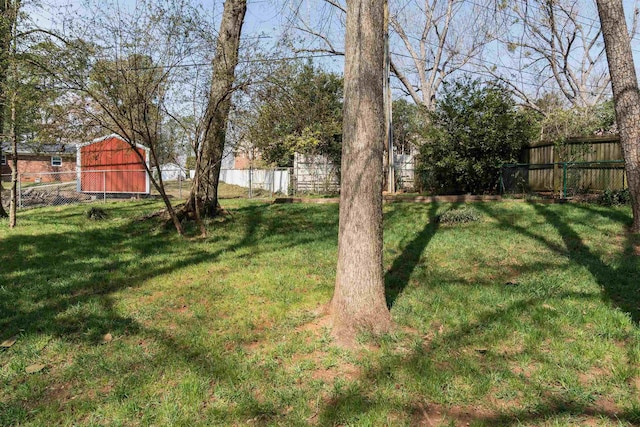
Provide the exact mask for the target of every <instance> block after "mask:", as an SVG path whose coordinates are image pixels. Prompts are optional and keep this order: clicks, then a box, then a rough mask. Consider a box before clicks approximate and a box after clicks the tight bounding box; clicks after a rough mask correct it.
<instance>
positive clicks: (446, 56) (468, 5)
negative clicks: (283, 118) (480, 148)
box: [292, 0, 498, 109]
mask: <svg viewBox="0 0 640 427" xmlns="http://www.w3.org/2000/svg"><path fill="white" fill-rule="evenodd" d="M320 3H321V5H322V6H324V8H323V9H322V12H316V15H315V16H316V20H315V21H311V19H310V17H307V16H306V15H305V13H304V11H303V8H302V7H301V6H300V4H297V5H296V7H294V8H293V15H294V17H293V18H292V21H293V22H292V27H293V28H294V29H295V30H297V31H298V32H300V33H302V34H304V35H306V36H307V37H306V39H305V41H306V42H307V43H302V46H299V45H300V43H294V49H296V50H300V51H307V52H309V51H311V52H327V53H330V54H335V55H342V54H343V53H344V50H343V46H342V44H343V42H342V39H341V34H342V33H343V32H344V30H342V28H340V30H342V31H338V28H339V27H340V25H341V24H343V21H344V15H345V14H346V10H347V7H346V6H345V4H344V1H343V0H321V2H320ZM492 4H493V2H492V1H487V0H479V1H478V2H467V1H464V0H423V1H417V2H413V1H411V2H389V7H390V14H389V24H390V30H391V31H390V45H391V46H390V51H391V71H392V73H393V75H395V77H396V78H397V79H398V81H399V82H400V85H399V89H400V90H401V91H402V92H404V94H405V95H408V96H410V97H411V98H412V99H413V101H414V102H415V103H416V105H422V106H424V107H426V108H427V109H432V108H433V105H434V101H435V97H436V94H437V92H438V90H439V88H440V86H441V84H442V83H443V82H444V81H445V80H446V79H447V77H449V76H450V75H451V74H453V73H455V72H457V71H459V70H462V69H464V68H465V67H466V66H468V65H470V64H472V63H473V62H474V60H475V59H478V58H479V57H480V56H481V54H482V52H483V50H484V48H485V46H486V45H487V44H488V43H490V42H491V41H493V40H494V39H495V37H496V28H497V27H498V25H497V21H496V19H495V16H496V14H495V13H493V12H494V11H495V9H494V8H493V6H491V5H492ZM318 16H320V17H319V18H318Z"/></svg>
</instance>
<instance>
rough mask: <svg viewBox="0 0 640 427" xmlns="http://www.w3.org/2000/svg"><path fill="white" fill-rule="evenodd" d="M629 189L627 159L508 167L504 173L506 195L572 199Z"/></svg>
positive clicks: (509, 165) (504, 168) (505, 167)
mask: <svg viewBox="0 0 640 427" xmlns="http://www.w3.org/2000/svg"><path fill="white" fill-rule="evenodd" d="M627 187H628V183H627V182H626V175H625V169H624V161H623V160H607V161H592V162H558V163H543V164H532V163H516V164H504V165H502V167H501V172H500V192H501V193H502V194H519V195H526V194H532V193H533V194H551V195H554V196H558V197H561V198H571V197H575V196H578V195H586V194H597V193H600V192H603V191H607V190H610V191H616V190H624V189H625V188H627Z"/></svg>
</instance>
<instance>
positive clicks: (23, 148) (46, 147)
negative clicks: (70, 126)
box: [2, 142, 76, 155]
mask: <svg viewBox="0 0 640 427" xmlns="http://www.w3.org/2000/svg"><path fill="white" fill-rule="evenodd" d="M11 151H12V148H11V145H10V144H8V143H6V142H3V143H2V152H3V153H9V152H11ZM75 152H76V146H75V144H36V143H31V144H30V143H19V144H18V154H45V155H50V154H75Z"/></svg>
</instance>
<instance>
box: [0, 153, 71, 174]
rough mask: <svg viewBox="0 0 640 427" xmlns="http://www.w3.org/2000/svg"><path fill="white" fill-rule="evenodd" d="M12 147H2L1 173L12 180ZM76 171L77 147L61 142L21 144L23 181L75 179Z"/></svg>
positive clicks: (20, 155)
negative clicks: (10, 164)
mask: <svg viewBox="0 0 640 427" xmlns="http://www.w3.org/2000/svg"><path fill="white" fill-rule="evenodd" d="M10 162H11V149H10V147H9V146H8V145H3V147H2V157H1V158H0V175H2V180H3V181H10V180H11V177H10V175H11V168H10V166H9V163H10ZM75 171H76V147H75V146H70V145H61V144H39V145H35V144H34V145H31V144H19V145H18V173H19V174H20V181H21V182H64V181H73V180H74V179H75Z"/></svg>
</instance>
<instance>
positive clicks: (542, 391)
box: [318, 204, 640, 426]
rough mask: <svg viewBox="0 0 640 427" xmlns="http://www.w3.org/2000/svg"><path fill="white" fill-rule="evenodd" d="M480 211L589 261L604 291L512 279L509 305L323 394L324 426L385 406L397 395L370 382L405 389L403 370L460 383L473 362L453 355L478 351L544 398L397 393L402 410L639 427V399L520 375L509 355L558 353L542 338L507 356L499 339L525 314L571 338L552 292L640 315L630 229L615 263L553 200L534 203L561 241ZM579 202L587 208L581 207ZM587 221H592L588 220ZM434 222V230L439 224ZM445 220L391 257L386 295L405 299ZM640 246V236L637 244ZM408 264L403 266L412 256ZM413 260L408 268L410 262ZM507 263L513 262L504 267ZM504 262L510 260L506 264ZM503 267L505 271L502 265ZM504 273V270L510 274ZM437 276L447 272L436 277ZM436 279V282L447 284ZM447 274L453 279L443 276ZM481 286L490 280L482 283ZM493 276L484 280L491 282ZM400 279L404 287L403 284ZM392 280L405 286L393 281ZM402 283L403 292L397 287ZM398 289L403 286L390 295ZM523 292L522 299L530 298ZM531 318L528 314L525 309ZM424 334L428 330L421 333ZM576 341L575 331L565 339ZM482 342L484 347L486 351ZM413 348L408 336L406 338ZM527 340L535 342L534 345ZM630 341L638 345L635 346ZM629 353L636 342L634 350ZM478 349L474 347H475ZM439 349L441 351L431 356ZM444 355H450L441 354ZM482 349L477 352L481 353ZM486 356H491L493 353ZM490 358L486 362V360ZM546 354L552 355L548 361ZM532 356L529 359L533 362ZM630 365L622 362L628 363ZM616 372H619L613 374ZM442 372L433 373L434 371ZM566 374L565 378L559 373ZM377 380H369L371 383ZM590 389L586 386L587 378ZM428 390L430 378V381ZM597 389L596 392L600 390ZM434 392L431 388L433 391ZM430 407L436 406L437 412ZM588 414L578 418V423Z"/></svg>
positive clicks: (442, 418) (426, 420)
mask: <svg viewBox="0 0 640 427" xmlns="http://www.w3.org/2000/svg"><path fill="white" fill-rule="evenodd" d="M478 207H479V209H480V210H482V211H483V212H485V213H487V214H488V215H490V216H492V217H493V219H495V220H497V221H498V223H499V224H498V227H499V228H502V229H504V230H505V231H506V230H511V231H515V232H516V233H519V234H521V235H523V236H525V237H526V238H527V239H530V240H531V241H533V242H539V243H542V244H543V245H545V246H546V247H547V248H549V249H550V250H551V251H552V252H553V253H555V254H558V255H560V256H562V257H563V258H567V259H568V260H569V261H570V262H571V263H572V264H576V265H579V266H582V267H585V268H586V269H587V270H588V271H589V272H590V273H591V274H592V275H593V277H594V278H595V280H596V282H597V283H598V284H599V285H600V286H601V288H602V290H603V291H602V293H601V292H598V291H597V290H594V291H593V292H590V291H565V292H562V291H560V292H558V291H557V290H556V289H553V291H552V292H550V293H544V292H542V293H540V294H538V293H537V292H532V293H530V294H528V293H527V292H525V293H523V289H521V288H517V287H515V286H514V287H505V288H504V291H503V292H504V294H505V299H504V302H503V303H500V304H497V305H495V306H487V307H483V308H482V309H481V310H479V312H478V313H477V314H474V315H473V317H472V318H471V319H472V320H470V321H466V322H462V323H460V324H459V325H457V326H455V328H454V329H453V330H451V331H448V332H445V333H443V334H440V335H438V333H437V332H435V333H434V334H430V333H428V338H426V339H425V338H423V337H422V339H424V340H425V341H424V343H420V344H419V345H415V346H414V347H413V348H411V349H410V350H409V351H406V348H405V351H404V352H397V353H394V352H391V353H389V354H384V355H383V357H381V358H380V360H379V361H377V363H371V364H369V365H367V369H366V371H365V372H363V373H362V375H361V377H362V380H361V382H360V383H359V384H358V385H355V386H349V387H345V388H342V389H341V390H337V391H334V394H333V395H332V396H330V398H327V399H326V400H325V404H324V406H323V408H322V410H321V411H320V415H319V418H318V419H319V420H321V424H336V423H344V424H350V423H353V422H354V421H355V420H361V419H365V420H366V419H367V416H369V415H370V414H378V413H380V412H383V411H388V408H389V402H388V401H385V400H384V398H381V397H380V395H379V394H378V393H376V392H373V391H372V390H386V389H388V388H389V389H390V388H393V387H395V388H398V387H400V388H402V387H403V385H402V379H405V378H424V382H425V383H429V382H433V383H435V384H436V385H437V386H440V387H442V388H445V387H448V385H449V383H451V382H455V379H456V376H458V375H460V376H464V375H468V372H466V371H465V369H468V368H467V366H466V365H461V366H462V368H452V366H451V365H452V364H454V363H455V362H451V361H450V360H448V359H447V358H449V359H452V360H454V359H456V358H465V359H470V360H476V359H480V362H479V363H478V369H480V370H488V371H491V370H492V369H496V368H492V363H496V366H497V369H496V372H495V375H496V376H498V377H499V378H500V380H501V381H502V382H504V383H507V384H508V383H509V382H510V381H519V382H524V383H525V384H526V387H527V389H528V390H530V391H531V393H533V394H534V395H539V396H540V398H539V399H538V400H537V402H535V403H534V404H533V406H526V405H520V404H518V402H517V401H516V403H515V404H514V406H513V407H511V408H505V407H502V408H496V409H486V410H485V409H483V408H482V406H483V405H480V407H477V406H474V405H468V406H465V405H464V404H462V405H458V406H456V405H451V406H447V405H446V404H433V405H432V404H426V403H425V404H421V403H416V402H415V401H414V402H411V403H406V400H404V399H398V401H399V402H400V403H402V402H404V403H405V404H406V406H404V407H402V408H395V410H396V411H397V412H402V413H404V414H412V418H411V421H410V424H411V425H487V426H494V425H501V426H516V425H521V424H523V423H524V424H531V425H539V424H546V423H548V422H557V420H558V419H562V418H563V417H565V416H571V417H576V419H578V420H584V421H585V422H589V423H591V422H595V421H596V420H599V421H601V422H602V421H603V420H604V422H607V421H609V422H614V423H619V422H622V423H629V424H632V425H639V423H640V410H639V409H638V408H637V406H636V405H628V406H627V405H625V407H626V408H625V409H621V408H619V407H616V406H615V405H613V404H612V405H610V406H609V405H608V404H607V403H606V402H605V403H601V402H597V401H593V400H590V399H591V396H589V397H586V398H585V397H583V396H582V395H580V396H574V395H573V394H572V392H571V391H569V390H566V389H563V388H562V387H556V385H555V384H553V383H552V384H548V383H547V382H545V381H542V382H539V381H537V380H535V379H532V378H530V377H529V376H528V375H529V373H522V372H519V371H517V370H512V368H511V367H510V366H509V365H508V362H510V361H520V360H525V361H528V360H533V361H534V362H535V361H536V360H538V361H543V363H546V362H550V361H551V362H552V361H554V360H555V358H554V357H553V356H552V355H550V354H549V353H548V352H549V349H548V348H539V345H532V346H530V347H528V346H525V347H523V348H508V349H506V350H503V349H500V351H505V352H506V354H508V356H505V354H503V353H498V352H497V351H496V353H495V354H493V353H492V352H493V351H494V346H496V347H498V348H500V347H499V346H498V344H499V343H500V342H501V341H500V340H501V339H502V337H504V335H505V326H506V327H508V326H509V325H510V324H512V323H514V322H522V321H523V318H526V319H531V320H533V321H535V322H540V323H539V324H538V325H537V328H540V331H541V332H540V334H541V336H542V338H539V340H540V341H539V343H540V344H543V343H544V341H545V340H546V339H547V337H557V338H562V337H565V336H566V334H567V331H566V330H565V326H564V325H563V324H562V323H555V322H553V321H551V322H549V321H548V317H553V316H555V315H557V314H555V312H554V310H555V309H554V308H553V307H551V306H550V304H553V303H551V302H550V299H553V300H570V301H577V302H578V304H580V303H579V301H584V302H585V303H588V302H589V301H594V302H599V301H600V300H602V299H604V300H605V301H609V302H611V303H612V304H613V305H614V306H616V307H619V308H620V309H622V310H624V311H625V312H626V313H629V315H630V316H631V318H632V319H633V321H634V322H635V323H636V324H637V323H638V310H640V292H639V291H638V285H637V284H638V283H640V276H639V272H640V265H638V257H637V255H636V256H635V257H633V256H632V254H630V253H629V245H630V244H633V243H634V242H636V240H634V239H635V237H633V236H630V237H629V242H631V243H629V242H627V244H626V249H625V253H624V255H623V256H622V257H621V258H620V259H617V260H616V261H615V263H613V264H607V263H606V262H605V261H603V260H602V259H601V258H600V256H599V255H598V254H597V253H596V252H595V251H594V250H593V249H592V248H590V247H589V246H588V245H587V244H586V243H585V241H584V240H583V239H582V238H581V237H580V235H579V234H578V233H577V232H576V231H575V230H574V228H573V227H571V226H570V225H569V224H568V223H567V221H566V220H564V219H563V218H562V217H561V216H560V215H559V214H558V213H557V212H555V211H554V209H553V206H551V207H549V206H547V205H533V207H534V209H535V211H536V212H537V213H538V214H539V215H540V216H541V217H542V218H543V219H544V220H545V221H546V222H547V223H549V224H551V225H552V226H553V227H554V228H555V230H556V231H557V233H558V236H560V238H561V241H554V240H553V238H551V237H549V236H545V235H543V234H537V233H536V232H535V230H531V229H528V228H526V227H523V226H520V225H518V224H517V222H518V221H514V220H513V218H511V221H509V219H508V218H506V219H505V218H503V217H501V216H500V215H496V214H495V213H494V212H493V211H492V209H490V208H489V207H488V206H485V205H484V204H479V205H478ZM581 209H585V208H583V207H581ZM596 213H597V214H598V215H603V216H607V217H608V218H609V219H611V220H612V221H615V222H621V223H624V224H626V223H627V222H628V219H629V218H628V216H626V215H624V214H623V213H619V212H614V213H611V214H608V213H607V211H606V210H604V211H602V212H600V211H599V210H597V212H596ZM586 224H587V223H586ZM431 227H434V228H431ZM435 227H437V225H435V224H433V225H432V224H428V225H427V226H426V227H425V228H424V229H423V230H422V231H421V232H420V233H419V234H418V235H417V236H416V237H415V238H414V239H413V240H412V241H411V242H410V243H409V244H407V245H406V246H405V248H404V250H403V252H402V254H401V255H400V256H398V257H397V258H396V259H395V260H394V263H393V267H392V268H391V269H390V272H389V273H388V277H387V292H388V294H387V295H388V298H389V296H390V298H389V299H390V301H391V302H392V303H393V302H395V301H396V299H397V298H398V296H399V294H400V293H401V292H402V290H403V289H404V288H405V287H406V286H407V284H408V281H409V278H410V276H411V272H412V271H413V270H414V269H415V267H416V265H417V264H418V263H419V257H420V254H421V253H422V251H423V250H424V248H425V247H426V246H427V245H428V243H429V240H430V239H431V238H432V237H433V234H434V233H435V232H436V230H437V228H435ZM635 244H637V242H636V243H635ZM407 260H408V262H407V263H406V264H405V261H407ZM515 265H516V266H517V268H518V270H519V272H522V271H531V272H540V271H544V270H545V269H546V268H558V267H557V264H554V263H548V264H547V263H546V261H545V260H544V259H542V260H540V261H539V262H533V263H527V264H526V265H520V264H515ZM405 267H408V269H407V271H404V270H403V269H404V268H405ZM503 267H506V266H503ZM503 269H504V270H506V268H503ZM391 272H393V273H394V274H395V275H398V278H399V282H398V283H397V284H396V283H393V282H391V283H390V281H391V277H392V273H391ZM499 273H500V272H499ZM505 274H506V273H505ZM438 279H439V278H438ZM438 279H436V281H438V283H442V282H440V281H439V280H438ZM442 279H443V280H445V279H447V277H445V276H443V278H442ZM503 279H504V277H503V275H502V274H497V277H494V278H492V282H493V285H497V286H504V285H503V283H504V281H503ZM451 280H452V281H456V282H460V280H461V278H451ZM474 284H475V285H482V284H483V283H474ZM490 284H491V283H485V285H490ZM398 285H399V286H398ZM393 286H398V287H397V288H395V289H394V287H393ZM396 289H399V290H396ZM394 290H396V291H395V293H391V292H393V291H394ZM510 294H513V296H514V297H517V299H516V300H515V301H512V300H511V298H510V297H509V295H510ZM523 297H524V298H523ZM533 312H536V314H535V316H534V315H533V314H531V313H533ZM525 316H526V317H525ZM422 333H423V332H422ZM567 340H568V342H570V341H571V337H567ZM479 342H480V343H482V344H480V345H481V346H483V347H484V346H486V347H485V348H483V349H481V351H482V353H478V351H479V350H477V349H478V346H479ZM402 345H403V346H407V344H406V343H403V344H402ZM528 345H529V344H528ZM629 347H631V346H629ZM442 348H447V349H449V350H448V351H449V352H450V354H447V355H443V354H442ZM627 351H631V350H629V349H628V350H627ZM474 352H475V355H474ZM485 352H487V354H486V356H485V355H484V354H485ZM434 356H436V357H439V359H437V360H435V361H434V360H433V358H434ZM443 357H444V358H445V360H444V361H443V360H442V358H443ZM474 357H475V359H474ZM628 357H629V362H628V365H629V366H628V367H629V368H630V369H631V368H633V369H635V367H634V366H633V365H634V362H633V360H635V358H633V357H632V356H628ZM485 358H486V359H485ZM485 360H486V362H485ZM544 361H546V362H544ZM527 363H529V362H527ZM621 369H624V368H621ZM443 371H446V372H447V373H448V375H450V376H449V377H447V378H445V379H446V381H443V380H442V378H439V377H437V373H438V372H443ZM610 375H613V374H610ZM431 376H434V377H435V378H432V377H431ZM558 380H560V377H559V378H558ZM369 384H371V385H372V386H371V388H369ZM585 387H586V386H585ZM425 388H426V389H430V387H429V386H425ZM492 392H493V391H492V389H490V388H489V389H488V391H487V392H486V393H487V394H486V395H485V398H486V399H487V400H489V399H490V398H491V399H495V396H493V395H491V394H490V393H492ZM594 393H595V394H596V395H597V394H598V393H597V392H594ZM427 395H428V394H427ZM602 398H603V400H605V401H606V400H607V396H602ZM427 407H432V408H431V410H430V409H429V408H427ZM578 422H580V421H578Z"/></svg>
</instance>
